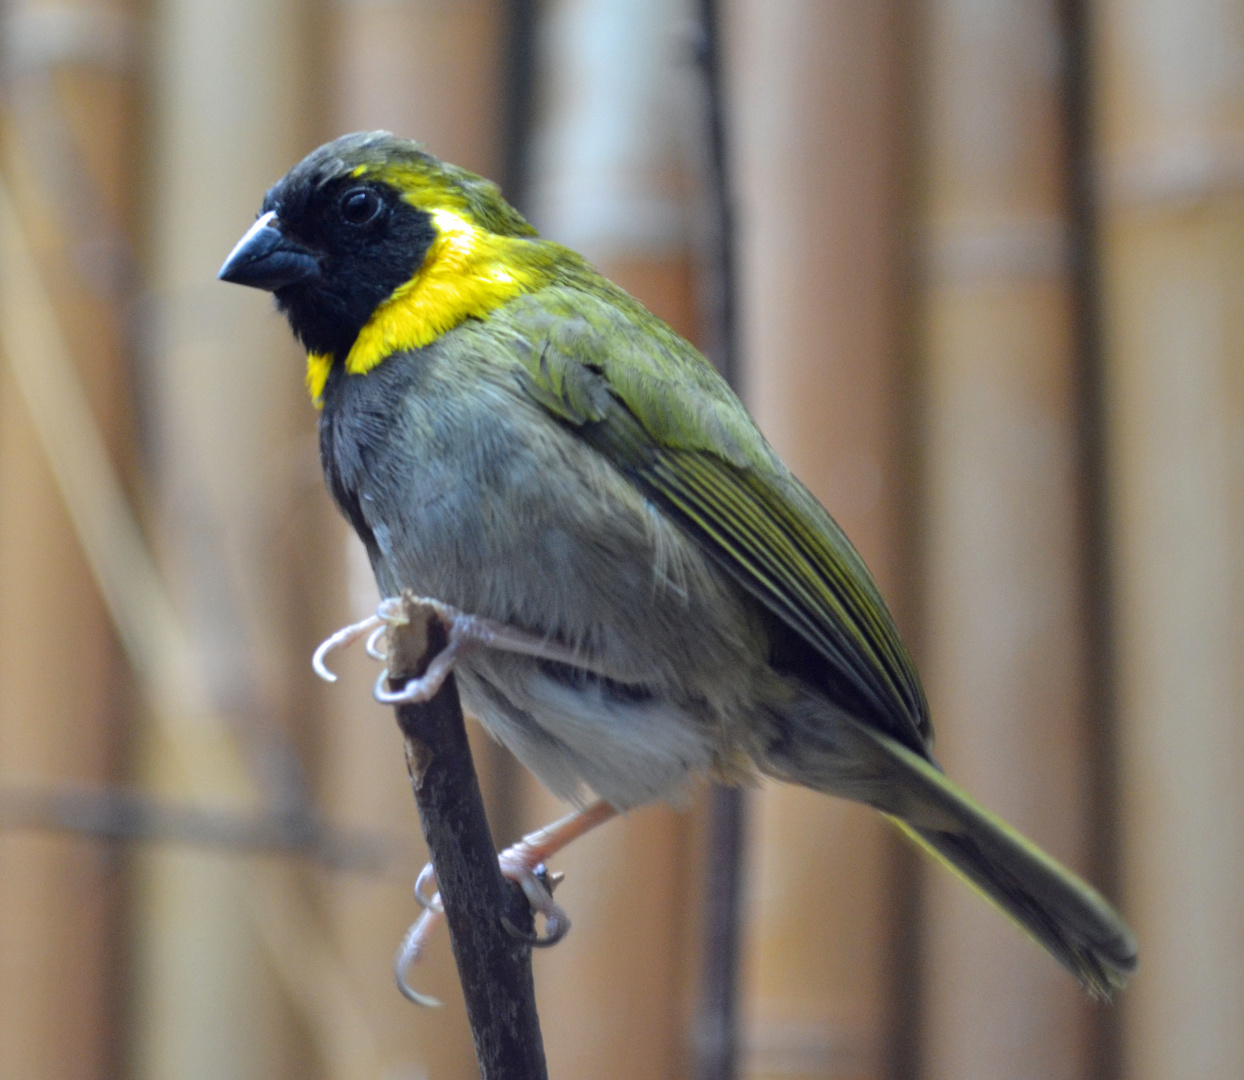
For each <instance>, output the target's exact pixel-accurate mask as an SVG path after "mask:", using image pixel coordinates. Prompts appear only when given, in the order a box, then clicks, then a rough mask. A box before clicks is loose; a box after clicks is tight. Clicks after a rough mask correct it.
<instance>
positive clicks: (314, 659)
mask: <svg viewBox="0 0 1244 1080" xmlns="http://www.w3.org/2000/svg"><path fill="white" fill-rule="evenodd" d="M377 625H381V620H380V617H379V616H378V615H370V616H368V617H367V618H366V619H364V620H363V621H362V622H356V623H351V624H350V625H349V626H343V627H342V628H341V629H340V630H338V631H337V632H336V633H335V634H333V635H332V636H331V637H328V638H325V639H324V640H323V641H321V642H320V644H319V647H318V648H317V649H316V650H315V652H314V653H313V654H312V656H311V667H312V668H313V669H314V670H315V673H316V674H317V675H318V676H319V677H320V678H321V679H323V680H324V681H325V682H336V681H337V676H336V675H334V674H333V673H332V672H331V671H329V670H328V666H327V665H326V664H325V663H324V661H325V659H326V658H327V656H328V654H329V653H331V652H333V651H335V650H337V649H343V648H345V647H346V646H347V645H352V644H353V643H354V642H356V641H358V639H359V638H361V637H362V636H363V635H364V634H366V633H368V632H369V631H371V630H373V629H374V628H375V627H376V626H377Z"/></svg>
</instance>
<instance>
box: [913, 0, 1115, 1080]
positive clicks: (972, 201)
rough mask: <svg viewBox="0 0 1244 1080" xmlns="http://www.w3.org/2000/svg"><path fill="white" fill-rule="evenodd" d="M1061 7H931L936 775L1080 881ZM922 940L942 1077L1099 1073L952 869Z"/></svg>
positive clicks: (1018, 943) (928, 376) (996, 920)
mask: <svg viewBox="0 0 1244 1080" xmlns="http://www.w3.org/2000/svg"><path fill="white" fill-rule="evenodd" d="M1057 7H1058V5H1057V4H1056V3H1054V2H1052V0H1050V2H1039V3H1031V2H1025V0H1010V2H1004V3H1000V4H994V5H991V6H988V7H986V8H980V9H973V10H971V11H969V10H967V9H966V8H964V7H963V6H962V5H955V4H950V3H947V4H933V5H931V7H930V18H929V23H928V25H929V37H928V41H927V45H926V47H927V56H928V63H927V70H928V78H929V93H928V105H927V114H926V115H927V120H926V124H927V132H928V135H927V138H926V146H927V153H928V163H927V176H928V181H927V187H926V196H925V197H926V206H925V230H926V232H927V240H926V244H925V250H926V280H927V294H926V300H925V306H926V319H925V334H926V337H925V341H924V356H925V401H924V405H923V411H924V415H925V424H926V430H927V436H928V446H927V450H926V456H925V463H924V469H925V475H926V489H927V495H926V510H925V514H924V518H925V522H926V525H927V528H926V530H925V537H926V540H925V542H926V543H927V551H928V553H927V564H926V565H927V573H928V586H927V604H926V613H925V620H926V622H925V633H926V640H927V650H926V655H925V658H924V659H925V665H924V667H925V672H926V682H927V688H928V693H929V698H930V703H931V705H932V709H933V718H934V726H935V729H936V730H937V733H938V741H937V754H938V758H939V760H940V761H941V763H942V764H943V765H944V766H945V767H946V769H947V770H948V771H949V772H950V774H951V775H952V776H954V777H955V778H956V779H957V780H958V781H959V782H960V783H962V784H963V785H964V786H965V787H966V788H967V789H968V790H969V791H971V792H972V793H973V794H974V795H975V796H977V797H978V798H980V799H981V800H982V801H983V802H984V803H985V804H986V805H987V806H989V807H990V808H991V809H992V810H994V811H995V812H997V813H999V814H1001V815H1002V816H1003V817H1005V818H1007V819H1008V820H1010V821H1012V822H1013V823H1014V824H1015V825H1016V826H1017V827H1018V828H1020V829H1021V830H1022V831H1024V832H1025V833H1027V834H1028V835H1029V836H1031V837H1032V838H1033V839H1034V840H1036V841H1037V842H1038V843H1040V844H1041V845H1042V846H1044V847H1046V848H1047V849H1048V850H1049V851H1051V852H1052V853H1053V854H1054V855H1056V856H1057V857H1058V858H1059V859H1061V860H1063V861H1065V862H1067V863H1069V864H1070V865H1072V866H1074V867H1076V868H1078V869H1080V870H1081V871H1083V870H1084V869H1085V868H1086V859H1087V856H1088V854H1089V851H1090V850H1091V849H1090V844H1089V837H1090V826H1089V824H1088V822H1087V819H1086V809H1087V794H1088V792H1087V783H1088V777H1089V773H1088V760H1089V759H1088V742H1087V739H1088V731H1087V722H1086V717H1085V697H1084V695H1085V687H1084V668H1083V655H1082V654H1083V649H1084V641H1085V637H1084V635H1085V627H1084V600H1083V597H1082V594H1081V583H1082V580H1083V579H1082V566H1081V559H1082V553H1081V549H1080V547H1079V542H1080V533H1079V527H1078V522H1077V498H1078V496H1077V481H1076V472H1075V469H1076V463H1077V450H1076V408H1077V403H1076V398H1075V391H1076V377H1075V371H1076V368H1075V363H1076V358H1075V355H1074V351H1073V344H1072V340H1071V335H1070V317H1071V306H1070V305H1071V296H1070V290H1069V270H1070V267H1069V261H1068V254H1069V247H1068V236H1067V223H1066V214H1065V209H1064V201H1065V200H1064V190H1065V185H1066V181H1065V162H1064V157H1063V136H1062V126H1061V118H1060V112H1059V109H1060V91H1061V87H1060V83H1059V72H1060V69H1059V66H1058V64H1057V62H1056V57H1057V55H1058V50H1059V48H1060V41H1059V36H1058V23H1057ZM926 925H927V931H928V943H927V945H926V947H925V949H926V958H927V959H926V964H925V969H924V980H925V985H924V991H925V993H924V999H923V1001H924V1015H925V1040H926V1055H927V1067H928V1075H929V1076H930V1077H945V1078H950V1077H955V1078H963V1080H967V1078H972V1077H979V1078H981V1080H985V1078H996V1077H1001V1076H1024V1075H1034V1076H1047V1077H1066V1078H1072V1077H1078V1076H1083V1075H1086V1072H1085V1070H1086V1068H1087V1056H1086V1055H1087V1045H1086V1033H1087V1027H1086V1019H1087V1008H1088V1005H1087V1002H1086V1000H1085V999H1084V998H1083V995H1082V994H1081V992H1080V990H1079V988H1078V987H1077V986H1076V985H1075V983H1074V982H1073V980H1072V979H1070V978H1069V977H1068V976H1066V975H1065V974H1064V973H1063V972H1062V971H1061V970H1060V969H1059V968H1058V967H1056V966H1055V965H1054V964H1053V963H1052V962H1051V961H1050V960H1049V959H1048V958H1047V957H1045V956H1043V955H1041V954H1040V952H1039V951H1038V950H1037V949H1035V948H1034V947H1033V946H1032V945H1031V944H1030V943H1029V942H1027V941H1026V940H1025V939H1024V938H1023V937H1022V936H1021V935H1020V934H1018V933H1017V932H1016V931H1015V929H1014V928H1013V927H1012V926H1010V925H1009V924H1008V923H1007V922H1006V921H1005V920H1004V919H1002V918H1001V917H999V916H996V915H995V914H994V913H992V912H991V911H990V910H989V909H988V907H987V906H985V905H984V904H983V903H982V902H981V901H979V900H978V899H976V898H974V897H972V896H970V895H968V893H967V890H965V889H963V888H962V886H961V885H960V884H959V883H958V882H957V881H955V880H953V879H952V878H951V877H950V876H949V875H946V874H944V873H941V872H940V871H934V872H931V873H930V874H929V875H928V914H927V924H926ZM969 1032H970V1033H971V1034H970V1036H969V1035H968V1033H969Z"/></svg>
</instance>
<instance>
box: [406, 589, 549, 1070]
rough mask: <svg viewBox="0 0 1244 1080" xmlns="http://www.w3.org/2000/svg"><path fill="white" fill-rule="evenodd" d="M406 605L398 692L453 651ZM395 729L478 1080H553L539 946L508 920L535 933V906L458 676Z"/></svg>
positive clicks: (422, 612)
mask: <svg viewBox="0 0 1244 1080" xmlns="http://www.w3.org/2000/svg"><path fill="white" fill-rule="evenodd" d="M403 599H404V606H405V612H406V615H407V618H408V619H409V623H408V624H407V625H406V626H403V627H400V628H397V629H395V630H393V631H391V633H390V640H391V641H392V650H391V653H390V657H389V664H390V670H391V672H392V673H393V674H392V675H391V676H390V680H389V681H390V684H391V685H392V686H393V688H394V689H398V688H400V687H401V686H403V685H404V684H405V683H406V682H407V681H408V680H409V679H412V678H417V677H419V676H420V675H422V674H423V672H424V671H425V670H426V669H427V666H428V663H429V661H430V660H431V659H432V658H433V657H435V656H436V655H437V654H438V653H439V652H440V651H441V650H443V649H444V648H445V646H446V645H447V644H448V637H447V634H446V631H445V627H444V626H443V625H442V623H441V621H440V619H439V618H438V617H437V615H436V613H435V611H434V610H433V609H432V608H430V607H427V606H424V605H420V604H419V603H418V602H417V601H415V600H413V599H412V598H411V597H409V596H406V597H404V598H403ZM397 722H398V726H399V727H400V728H401V729H402V734H403V735H404V736H405V738H406V764H407V767H408V769H409V770H410V781H411V786H412V787H413V788H414V792H415V801H416V803H418V805H419V817H420V820H421V821H422V823H423V835H424V837H425V838H426V839H427V842H428V851H429V852H430V853H431V855H432V865H433V866H435V867H436V879H437V884H438V887H439V889H440V894H441V900H442V902H443V903H444V906H445V919H446V921H447V922H448V923H449V938H450V942H451V944H452V945H453V952H454V960H455V961H456V962H457V964H458V978H459V979H460V980H461V982H462V993H463V996H464V997H465V999H466V1008H467V1019H468V1020H469V1021H470V1024H471V1034H472V1036H473V1037H474V1039H475V1054H476V1056H477V1057H478V1059H479V1068H480V1074H481V1076H482V1077H483V1080H547V1076H548V1070H547V1067H546V1065H545V1061H544V1041H543V1039H542V1037H541V1035H540V1018H539V1016H538V1015H537V1014H536V995H535V983H534V981H533V979H532V974H531V947H530V945H529V944H528V943H527V942H525V941H523V940H521V939H520V938H519V937H518V936H517V935H516V934H514V933H513V931H512V930H510V929H507V927H506V926H505V925H504V923H503V921H502V920H503V918H504V919H506V920H508V922H509V923H510V924H511V926H512V927H516V928H518V929H519V930H521V931H523V932H524V933H530V932H531V931H532V929H533V926H532V921H533V920H532V915H531V908H530V906H529V905H528V903H527V901H526V898H525V897H524V896H523V893H522V890H521V889H519V888H518V886H516V885H509V884H507V883H506V881H505V880H504V879H503V878H502V877H501V871H500V869H499V867H498V865H497V855H496V851H495V849H494V847H493V842H492V834H491V833H490V832H489V829H488V819H487V818H486V817H485V816H484V801H483V798H482V797H481V795H480V789H479V781H478V780H477V779H476V776H475V766H474V764H473V762H472V761H471V749H470V746H469V745H468V744H467V737H466V727H465V725H464V723H463V719H462V706H461V705H460V704H459V702H458V688H457V685H456V684H455V682H454V679H453V676H452V675H451V676H450V677H449V678H448V679H446V681H445V685H444V686H443V687H441V690H440V692H439V693H438V694H437V695H436V697H434V698H433V699H432V700H431V701H429V702H428V703H427V704H404V705H399V706H397Z"/></svg>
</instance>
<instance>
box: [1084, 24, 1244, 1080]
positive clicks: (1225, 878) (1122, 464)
mask: <svg viewBox="0 0 1244 1080" xmlns="http://www.w3.org/2000/svg"><path fill="white" fill-rule="evenodd" d="M1096 31H1097V40H1098V42H1099V63H1098V65H1097V67H1096V70H1097V73H1098V82H1097V85H1096V92H1097V95H1098V98H1099V100H1100V102H1101V111H1100V115H1099V118H1098V130H1099V131H1100V133H1101V143H1100V152H1099V162H1100V171H1101V176H1102V189H1101V221H1102V270H1103V288H1102V301H1103V312H1104V321H1105V336H1104V350H1105V363H1106V380H1105V386H1106V395H1107V397H1106V400H1107V416H1108V420H1109V454H1110V457H1109V470H1110V478H1111V481H1112V488H1111V491H1112V499H1111V504H1110V510H1111V522H1112V528H1113V541H1114V543H1113V555H1114V560H1115V561H1114V570H1115V574H1114V577H1115V580H1116V582H1117V586H1116V596H1117V605H1116V608H1117V614H1118V621H1117V638H1116V640H1117V654H1118V688H1119V694H1118V697H1119V713H1120V719H1119V725H1118V741H1119V749H1120V767H1121V774H1120V791H1121V796H1122V808H1123V812H1122V815H1121V822H1122V834H1123V845H1122V866H1121V871H1122V875H1121V876H1122V884H1123V897H1124V902H1125V909H1126V911H1127V913H1128V915H1129V916H1130V917H1131V918H1132V920H1133V923H1132V924H1133V926H1134V927H1135V929H1136V932H1137V936H1138V937H1139V939H1140V943H1141V950H1142V956H1143V961H1142V967H1141V971H1140V974H1139V975H1138V977H1137V978H1136V981H1135V985H1134V987H1133V988H1132V990H1130V991H1129V993H1128V997H1127V999H1126V1002H1125V1011H1124V1045H1123V1069H1124V1073H1125V1075H1127V1076H1128V1077H1134V1078H1136V1080H1152V1078H1157V1077H1167V1076H1173V1075H1180V1076H1197V1077H1204V1078H1206V1080H1226V1078H1227V1077H1236V1076H1240V1075H1244V1025H1241V1024H1240V1023H1239V1017H1240V1016H1242V1015H1244V982H1241V979H1240V957H1241V956H1244V920H1242V919H1241V917H1240V902H1239V898H1240V895H1241V892H1242V891H1244V862H1242V861H1241V859H1240V855H1239V851H1240V844H1239V837H1240V832H1241V829H1242V828H1244V787H1241V785H1240V783H1239V777H1240V774H1241V770H1242V769H1244V727H1242V726H1241V724H1240V717H1241V715H1244V681H1241V677H1240V672H1241V669H1242V668H1241V660H1242V659H1244V603H1242V600H1241V598H1242V597H1244V588H1242V586H1244V582H1242V581H1241V566H1244V453H1242V452H1241V448H1242V446H1244V442H1242V439H1241V433H1242V432H1244V378H1242V374H1241V373H1244V325H1242V324H1241V322H1240V296H1241V284H1242V283H1244V188H1242V187H1241V184H1240V167H1239V162H1240V149H1239V148H1240V146H1241V145H1242V144H1244V84H1241V82H1240V80H1239V79H1238V77H1236V76H1235V75H1234V74H1229V73H1233V72H1234V71H1235V70H1236V65H1238V64H1239V62H1240V57H1241V55H1244V30H1242V29H1241V25H1240V22H1239V11H1238V8H1237V7H1236V6H1235V5H1223V4H1218V3H1210V2H1206V0H1193V2H1189V3H1183V4H1180V5H1179V6H1178V7H1177V8H1176V7H1172V6H1170V5H1168V4H1163V3H1157V2H1154V0H1128V2H1120V0H1105V2H1102V3H1101V4H1099V5H1098V8H1097V22H1096Z"/></svg>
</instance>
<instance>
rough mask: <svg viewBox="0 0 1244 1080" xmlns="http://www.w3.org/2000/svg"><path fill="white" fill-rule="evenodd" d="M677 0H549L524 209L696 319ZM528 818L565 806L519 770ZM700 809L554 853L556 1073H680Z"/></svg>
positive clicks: (548, 985) (611, 272) (644, 295)
mask: <svg viewBox="0 0 1244 1080" xmlns="http://www.w3.org/2000/svg"><path fill="white" fill-rule="evenodd" d="M689 16H690V7H689V5H687V4H682V3H680V4H669V3H665V2H662V0H634V2H627V3H621V2H617V0H554V2H552V3H549V4H546V5H545V7H544V10H543V13H542V21H543V27H542V33H541V42H542V51H541V53H540V54H539V56H540V69H539V82H538V87H539V91H538V100H539V101H540V102H542V104H543V109H542V111H540V112H538V113H537V116H536V119H535V128H534V132H533V137H534V142H533V155H532V160H531V167H530V172H529V185H530V187H529V192H530V196H529V206H530V208H531V212H532V216H533V219H534V221H535V224H536V225H537V227H539V228H540V230H541V232H542V233H543V234H544V235H546V236H548V237H550V238H552V239H554V240H558V241H560V242H562V243H565V244H568V245H569V246H571V247H573V248H576V249H578V250H580V251H582V252H583V253H584V254H585V255H586V256H587V257H588V258H589V259H591V260H592V261H593V262H594V263H595V264H596V266H597V267H598V268H599V269H600V270H601V272H602V273H604V274H605V275H606V276H608V277H611V278H612V279H613V280H615V281H617V282H618V283H619V284H621V285H622V286H623V287H624V288H626V289H628V290H629V291H631V292H632V293H633V294H634V295H636V296H637V297H639V299H640V300H642V301H643V302H644V303H645V304H647V305H648V306H649V307H650V308H651V309H652V310H653V311H655V312H656V313H657V314H658V315H660V316H661V317H662V318H664V319H666V321H668V322H670V323H671V324H672V325H673V326H674V328H675V329H676V330H678V331H679V332H680V333H683V334H684V335H688V336H691V335H692V334H693V331H694V320H693V312H694V303H695V293H694V278H693V268H692V259H691V239H692V232H691V228H690V224H691V223H690V215H689V204H688V200H687V197H686V187H687V166H688V164H689V162H688V160H687V159H686V158H685V157H684V156H683V153H682V150H681V147H682V146H685V145H687V143H688V142H689V141H690V140H696V141H698V140H700V139H701V138H702V130H703V129H702V118H701V117H700V115H699V114H698V113H697V112H696V111H695V108H696V102H697V97H696V96H695V95H696V89H697V86H696V80H697V78H698V76H697V73H696V71H695V69H694V67H693V60H692V56H691V53H690V49H689V47H688V44H689V43H687V42H686V41H685V40H682V39H680V35H679V30H680V29H681V28H682V26H683V25H684V22H683V20H686V19H687V18H688V17H689ZM525 790H526V796H525V799H526V811H525V812H526V817H527V822H528V824H529V825H532V826H534V825H537V824H541V823H543V822H544V821H547V820H551V819H553V818H554V817H556V816H558V815H559V814H560V813H562V812H563V811H564V807H561V806H559V805H558V804H557V803H556V802H555V801H554V800H553V799H552V798H551V797H550V796H549V795H548V794H547V793H545V792H544V791H542V790H541V789H540V788H539V787H538V785H537V784H536V783H535V782H534V781H532V780H530V779H529V778H528V780H527V782H526V784H525ZM697 821H698V818H697V817H696V816H695V815H691V814H687V813H685V812H679V811H678V810H675V809H673V808H671V807H668V806H655V807H645V808H643V809H641V810H637V811H635V812H634V813H632V814H630V815H628V816H627V817H625V818H623V819H622V820H619V821H616V822H611V823H610V824H609V825H607V826H605V827H604V828H602V829H599V830H597V831H596V832H595V833H593V834H591V835H589V836H587V837H585V838H584V839H583V840H581V841H579V842H577V843H576V844H575V845H574V847H573V848H571V849H569V850H568V851H567V852H566V853H565V854H564V855H562V856H559V857H558V859H557V860H556V861H557V868H558V869H559V870H564V871H565V872H566V882H565V884H564V885H562V886H561V888H560V889H559V890H558V902H559V903H561V904H562V905H563V906H564V907H565V908H566V910H567V912H568V913H569V914H570V917H571V919H572V920H573V921H574V927H573V929H572V930H571V932H570V935H569V936H568V937H567V938H566V940H565V941H564V942H562V943H561V944H560V945H558V946H557V948H555V949H551V950H549V951H548V952H547V953H542V954H538V955H537V956H536V958H535V965H536V991H537V994H538V996H539V999H540V1016H541V1021H542V1023H543V1025H544V1031H545V1038H546V1043H547V1049H548V1056H549V1071H550V1074H551V1075H553V1076H592V1077H594V1078H600V1080H610V1078H622V1077H635V1076H645V1077H648V1076H650V1077H675V1076H682V1075H686V1073H687V1071H688V1069H689V1068H690V1065H691V1061H690V1057H689V1054H688V1052H687V1045H686V1032H687V1031H688V1029H689V1027H690V1022H691V1003H692V1000H693V998H694V993H695V975H696V968H695V966H694V964H693V962H692V951H693V949H694V947H695V941H694V937H695V932H694V928H695V927H696V925H697V921H696V920H695V917H694V913H693V910H692V908H693V902H692V897H693V896H694V889H695V887H696V885H697V883H698V881H699V880H700V867H699V866H698V865H697V864H696V862H695V860H693V859H692V858H691V850H692V844H691V837H692V834H693V831H694V829H695V828H696V825H697Z"/></svg>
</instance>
